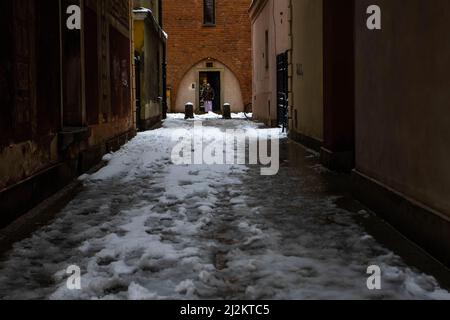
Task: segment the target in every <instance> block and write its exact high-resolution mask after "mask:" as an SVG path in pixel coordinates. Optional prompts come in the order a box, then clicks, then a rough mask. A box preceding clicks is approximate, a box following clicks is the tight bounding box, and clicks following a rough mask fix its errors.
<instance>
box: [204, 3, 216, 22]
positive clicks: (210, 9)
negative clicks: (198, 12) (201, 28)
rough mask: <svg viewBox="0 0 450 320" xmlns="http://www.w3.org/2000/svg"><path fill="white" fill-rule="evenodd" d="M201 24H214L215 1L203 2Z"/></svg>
mask: <svg viewBox="0 0 450 320" xmlns="http://www.w3.org/2000/svg"><path fill="white" fill-rule="evenodd" d="M203 24H204V25H206V26H213V25H215V24H216V0H203Z"/></svg>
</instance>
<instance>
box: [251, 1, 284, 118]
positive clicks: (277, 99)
mask: <svg viewBox="0 0 450 320" xmlns="http://www.w3.org/2000/svg"><path fill="white" fill-rule="evenodd" d="M249 13H250V18H251V22H252V46H253V51H252V52H253V87H252V90H253V118H254V119H255V120H258V121H261V122H263V123H265V124H266V125H268V126H277V125H278V124H283V120H286V118H287V111H288V108H287V107H288V101H289V100H288V97H289V93H290V92H292V90H290V89H291V88H289V83H291V80H292V77H291V75H290V74H288V70H289V64H290V60H291V53H292V51H291V49H292V39H291V17H290V16H291V8H290V1H289V0H254V1H252V3H251V7H250V11H249ZM280 106H282V107H281V108H280ZM283 118H284V119H283Z"/></svg>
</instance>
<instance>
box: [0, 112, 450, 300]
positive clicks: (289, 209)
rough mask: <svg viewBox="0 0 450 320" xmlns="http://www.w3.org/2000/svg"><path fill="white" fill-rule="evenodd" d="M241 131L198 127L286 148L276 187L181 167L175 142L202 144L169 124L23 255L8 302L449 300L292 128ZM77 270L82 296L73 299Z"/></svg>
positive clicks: (108, 170) (1, 293)
mask: <svg viewBox="0 0 450 320" xmlns="http://www.w3.org/2000/svg"><path fill="white" fill-rule="evenodd" d="M233 118H234V119H233V120H229V121H224V120H222V119H219V117H218V116H217V117H215V116H214V115H213V114H210V115H209V116H201V117H197V121H202V122H203V126H204V127H203V136H202V138H203V139H204V140H205V143H211V142H213V141H214V139H215V137H218V136H219V135H220V134H219V133H220V132H221V131H222V132H223V131H225V130H228V129H242V130H251V129H257V130H258V131H267V130H268V131H270V132H271V134H273V135H274V136H276V135H279V137H280V138H281V139H282V140H281V143H282V148H281V150H282V151H281V152H282V154H281V159H282V160H283V162H282V165H281V168H280V171H279V173H278V174H277V175H275V176H267V177H262V176H261V175H260V170H259V167H258V166H248V165H211V166H197V165H181V166H177V165H174V164H173V163H171V152H172V149H173V147H174V143H175V142H176V141H174V140H173V139H172V136H173V132H174V130H176V129H180V128H182V129H187V130H189V132H190V133H192V130H193V123H194V122H193V121H185V120H184V115H176V114H174V115H169V118H168V119H167V120H165V121H164V124H163V127H162V128H161V129H158V130H155V131H149V132H143V133H140V134H138V136H137V137H136V138H134V139H133V140H131V141H130V142H129V143H128V144H127V145H125V146H124V147H123V148H122V149H121V150H119V151H118V152H116V153H111V154H108V155H107V156H105V160H106V161H107V162H108V164H107V165H106V166H105V167H103V168H102V169H101V170H99V171H98V172H96V173H94V174H91V175H84V176H82V177H81V178H80V179H82V180H83V184H84V187H83V190H82V191H81V192H80V193H79V195H78V196H77V197H76V198H75V199H74V200H73V201H71V202H70V204H69V205H68V206H67V207H66V208H64V209H63V210H62V211H61V212H60V213H59V214H58V215H57V216H56V218H55V220H54V221H53V222H51V223H50V224H49V225H47V226H45V227H43V228H42V229H40V230H39V231H37V232H36V233H35V234H34V235H33V236H32V237H31V238H29V239H26V240H24V241H21V242H19V243H17V244H15V245H14V249H13V250H12V251H11V252H9V253H8V254H7V255H6V256H4V258H3V259H2V260H1V262H0V298H1V299H250V300H254V299H450V293H448V292H447V291H446V290H444V289H441V288H440V287H439V285H438V283H437V281H436V280H435V279H434V278H433V277H432V276H429V275H426V274H424V273H422V272H421V271H420V270H418V269H416V268H415V267H410V266H408V265H407V264H406V263H405V262H404V261H403V260H402V258H400V257H399V256H398V255H397V254H394V253H393V252H392V251H391V250H390V249H389V248H386V247H384V246H383V245H381V244H379V243H378V242H377V241H376V240H375V239H374V238H373V237H372V236H371V235H370V234H368V233H367V231H366V230H365V229H364V227H363V226H362V225H361V224H360V223H358V220H361V219H364V218H367V216H368V215H370V213H368V212H367V211H359V212H351V211H348V210H346V209H343V208H340V207H339V206H338V205H337V201H338V200H339V199H340V198H341V197H342V194H339V192H337V190H336V189H334V188H333V187H331V185H330V183H329V181H328V180H327V179H326V178H324V174H325V175H326V174H327V172H328V171H327V170H326V169H325V168H323V167H322V166H320V165H318V164H317V163H318V162H317V154H315V153H314V152H311V151H308V150H306V149H303V148H301V147H298V148H297V149H296V150H297V151H296V154H295V156H294V158H295V159H296V160H297V162H299V163H298V164H295V163H294V162H291V161H290V160H289V159H290V157H289V155H288V154H289V150H290V149H291V148H294V147H293V146H289V143H288V141H287V140H286V139H285V136H284V135H283V134H282V133H281V129H266V128H265V127H264V126H261V125H258V124H257V123H254V122H250V121H248V120H246V119H245V117H244V116H243V115H242V114H241V115H238V114H235V115H233ZM291 151H292V150H291ZM333 189H334V190H333ZM268 194H270V197H268V196H267V195H268ZM70 265H76V266H79V267H80V268H81V273H82V277H81V290H69V289H68V288H67V286H66V281H67V280H66V270H67V268H68V267H69V266H70ZM369 265H378V266H380V267H381V268H382V269H383V282H382V290H379V291H370V290H368V289H367V285H366V281H367V277H368V275H367V273H366V270H367V267H368V266H369Z"/></svg>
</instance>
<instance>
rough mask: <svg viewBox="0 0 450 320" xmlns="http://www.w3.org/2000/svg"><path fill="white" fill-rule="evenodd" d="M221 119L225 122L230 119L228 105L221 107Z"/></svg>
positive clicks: (229, 106) (229, 107)
mask: <svg viewBox="0 0 450 320" xmlns="http://www.w3.org/2000/svg"><path fill="white" fill-rule="evenodd" d="M223 118H224V119H227V120H229V119H231V105H230V104H229V103H225V104H224V105H223Z"/></svg>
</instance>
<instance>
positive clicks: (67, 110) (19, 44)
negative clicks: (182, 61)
mask: <svg viewBox="0 0 450 320" xmlns="http://www.w3.org/2000/svg"><path fill="white" fill-rule="evenodd" d="M73 5H76V6H78V7H79V8H80V9H81V25H80V28H75V29H70V28H69V27H68V26H69V24H68V23H67V21H68V19H69V18H70V17H71V14H67V11H68V8H69V7H70V6H73ZM131 8H132V7H131V3H130V1H129V0H101V1H97V0H78V1H77V0H60V1H58V0H23V1H13V0H5V1H1V3H0V24H1V26H0V27H1V28H0V33H1V38H2V39H4V40H3V41H4V43H3V47H4V48H5V49H4V50H1V53H0V68H1V72H0V106H1V109H0V125H1V127H0V133H1V134H0V226H5V225H6V224H8V223H9V222H11V221H13V220H14V219H16V218H17V217H18V216H20V215H21V214H23V213H24V212H26V211H27V210H29V209H30V208H32V207H33V206H35V205H36V204H38V203H39V202H40V201H42V200H44V199H45V198H47V197H48V196H50V195H52V194H53V193H55V192H56V191H58V190H59V189H61V188H62V187H63V186H65V185H67V184H68V183H69V182H70V181H71V180H72V179H74V178H75V177H77V176H78V175H80V174H82V173H83V172H85V171H86V170H88V169H89V168H91V167H92V166H94V165H95V164H97V163H98V162H100V160H101V159H102V156H103V155H104V154H105V153H107V152H109V151H112V150H115V149H117V148H118V147H119V146H120V145H121V144H123V143H125V142H126V141H127V140H128V139H129V138H131V137H133V136H134V134H135V118H134V112H133V109H134V107H133V103H132V101H133V90H132V77H131V70H132V68H131V63H132V62H131V52H132V50H131V40H132V24H131V18H132V16H131Z"/></svg>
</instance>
